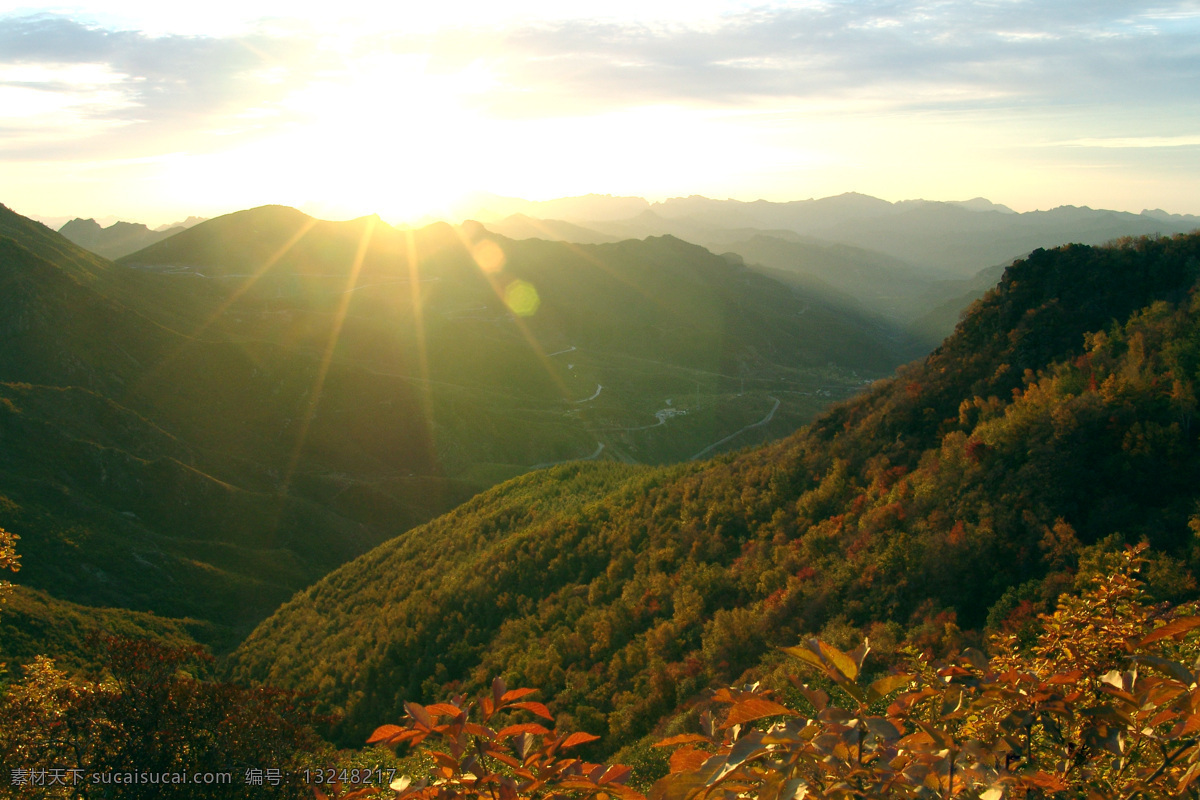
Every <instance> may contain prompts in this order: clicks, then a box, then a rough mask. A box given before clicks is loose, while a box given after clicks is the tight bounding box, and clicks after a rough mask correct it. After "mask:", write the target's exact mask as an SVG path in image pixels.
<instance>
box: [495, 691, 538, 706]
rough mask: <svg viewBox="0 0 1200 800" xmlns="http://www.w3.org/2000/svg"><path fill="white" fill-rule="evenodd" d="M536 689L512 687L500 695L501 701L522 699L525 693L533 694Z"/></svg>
mask: <svg viewBox="0 0 1200 800" xmlns="http://www.w3.org/2000/svg"><path fill="white" fill-rule="evenodd" d="M536 691H537V689H511V690H509V691H507V692H505V693H504V694H503V695H502V696H501V697H500V702H501V703H511V702H512V701H513V700H520V699H521V698H522V697H524V696H525V695H529V694H533V693H534V692H536Z"/></svg>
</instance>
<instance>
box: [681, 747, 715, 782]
mask: <svg viewBox="0 0 1200 800" xmlns="http://www.w3.org/2000/svg"><path fill="white" fill-rule="evenodd" d="M711 755H712V754H711V753H706V752H704V751H703V750H697V749H696V748H695V747H681V748H679V749H678V750H676V751H675V752H674V753H671V774H672V775H674V774H675V773H676V772H691V771H692V770H697V769H700V765H701V764H703V763H704V762H705V761H707V760H708V759H709V756H711Z"/></svg>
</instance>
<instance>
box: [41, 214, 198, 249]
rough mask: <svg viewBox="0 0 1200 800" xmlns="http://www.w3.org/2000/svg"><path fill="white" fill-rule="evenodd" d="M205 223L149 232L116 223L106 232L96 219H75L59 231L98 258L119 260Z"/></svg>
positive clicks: (140, 226)
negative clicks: (99, 256) (98, 256)
mask: <svg viewBox="0 0 1200 800" xmlns="http://www.w3.org/2000/svg"><path fill="white" fill-rule="evenodd" d="M203 221H204V220H203V219H202V218H200V217H188V218H187V220H185V221H184V222H181V223H178V224H175V225H164V226H162V227H159V228H155V229H154V230H150V229H149V228H148V227H146V226H145V225H143V224H141V223H140V222H138V223H134V222H115V223H113V224H112V225H109V226H108V227H107V228H102V227H100V224H99V223H97V222H96V220H94V219H78V218H76V219H73V220H71V221H70V222H68V223H67V224H65V225H63V226H62V227H61V228H59V229H58V232H59V233H61V234H62V235H63V236H65V237H67V238H68V239H70V240H71V241H72V242H74V243H75V244H77V245H79V246H80V247H84V248H87V249H88V250H91V251H92V252H93V253H96V254H97V255H101V256H104V257H105V258H120V257H121V256H124V255H129V254H130V253H133V252H136V251H138V250H141V249H142V248H143V247H149V246H150V245H152V244H154V243H155V242H160V241H162V240H163V239H166V238H168V237H170V236H174V235H175V234H177V233H180V232H181V231H184V230H187V229H188V228H190V227H192V226H193V225H197V224H199V223H201V222H203Z"/></svg>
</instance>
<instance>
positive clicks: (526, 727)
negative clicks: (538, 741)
mask: <svg viewBox="0 0 1200 800" xmlns="http://www.w3.org/2000/svg"><path fill="white" fill-rule="evenodd" d="M549 732H550V731H549V730H547V729H546V728H545V727H543V726H541V725H538V724H537V723H536V722H526V723H525V724H523V725H509V726H508V727H507V728H501V729H500V731H499V733H497V734H496V737H497V738H499V739H507V738H508V737H509V736H518V735H520V734H522V733H532V734H535V735H537V734H545V733H549Z"/></svg>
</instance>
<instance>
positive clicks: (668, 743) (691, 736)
mask: <svg viewBox="0 0 1200 800" xmlns="http://www.w3.org/2000/svg"><path fill="white" fill-rule="evenodd" d="M693 742H695V743H703V744H708V743H709V742H708V737H707V736H701V735H700V734H698V733H682V734H680V735H679V736H672V737H671V738H669V739H663V740H662V741H661V742H655V743H654V746H655V747H674V746H675V745H677V744H692V743H693Z"/></svg>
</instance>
